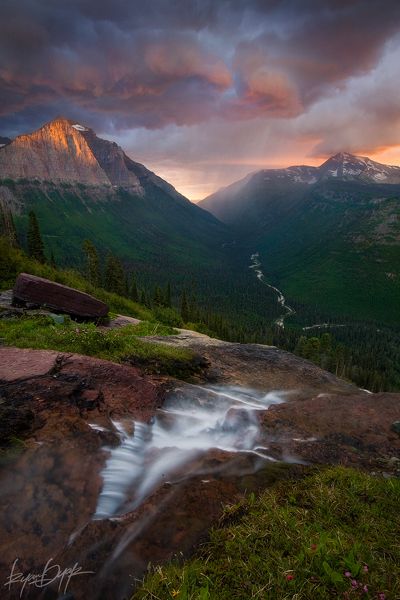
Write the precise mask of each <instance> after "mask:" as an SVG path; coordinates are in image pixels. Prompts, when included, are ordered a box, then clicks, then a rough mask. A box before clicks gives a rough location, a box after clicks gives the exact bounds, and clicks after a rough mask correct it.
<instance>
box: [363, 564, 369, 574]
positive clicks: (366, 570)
mask: <svg viewBox="0 0 400 600" xmlns="http://www.w3.org/2000/svg"><path fill="white" fill-rule="evenodd" d="M363 571H364V573H368V565H364V566H363Z"/></svg>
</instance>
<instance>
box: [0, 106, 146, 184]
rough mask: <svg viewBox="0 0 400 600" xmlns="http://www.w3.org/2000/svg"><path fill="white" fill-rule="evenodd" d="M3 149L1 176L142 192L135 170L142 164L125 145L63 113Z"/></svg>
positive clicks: (0, 154)
mask: <svg viewBox="0 0 400 600" xmlns="http://www.w3.org/2000/svg"><path fill="white" fill-rule="evenodd" d="M0 150H1V152H0V177H7V178H11V179H16V180H18V179H35V180H42V181H52V182H68V183H71V184H75V183H81V184H85V185H92V186H93V185H94V186H98V185H106V186H114V187H117V186H118V187H119V186H122V187H125V188H129V189H133V190H134V191H135V192H136V193H141V192H142V187H141V184H140V180H139V178H138V176H137V174H136V173H135V170H137V169H135V166H138V167H139V165H137V163H134V162H133V161H131V160H130V159H129V158H128V157H127V156H126V154H125V153H124V151H123V150H122V148H120V147H119V146H118V145H117V144H115V143H114V142H110V141H107V140H103V139H101V138H98V137H97V135H96V133H95V132H94V131H93V130H92V129H91V128H90V127H87V126H86V125H83V124H81V123H79V122H77V121H75V120H71V119H68V118H66V117H64V116H62V115H61V116H58V117H56V118H55V119H53V120H52V121H49V122H48V123H46V124H45V125H43V126H42V127H40V128H39V129H38V130H36V131H34V132H33V133H29V134H24V135H20V136H18V137H17V138H16V139H15V140H14V141H12V142H10V143H7V144H4V146H2V147H1V148H0Z"/></svg>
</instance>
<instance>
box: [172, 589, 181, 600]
mask: <svg viewBox="0 0 400 600" xmlns="http://www.w3.org/2000/svg"><path fill="white" fill-rule="evenodd" d="M171 595H172V597H173V598H176V597H177V596H179V590H172V592H171Z"/></svg>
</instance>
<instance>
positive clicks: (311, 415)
mask: <svg viewBox="0 0 400 600" xmlns="http://www.w3.org/2000/svg"><path fill="white" fill-rule="evenodd" d="M399 415H400V394H391V393H380V394H368V393H363V392H360V393H358V394H351V395H340V394H328V393H327V394H318V395H316V396H312V397H309V398H307V399H304V400H295V401H292V402H287V403H285V404H280V405H274V406H271V407H270V409H269V410H268V411H267V412H265V413H264V415H263V416H262V422H263V426H264V428H265V431H266V432H267V435H268V436H269V438H270V440H271V442H272V445H273V446H275V447H276V448H278V447H280V449H281V451H282V452H283V453H287V454H289V455H294V456H297V457H300V458H302V459H304V460H306V461H309V462H316V463H328V464H348V465H353V466H363V467H368V468H378V467H379V464H381V463H382V461H387V460H389V459H390V458H391V457H399V458H400V436H399V435H398V434H396V433H395V432H394V431H393V430H392V428H391V426H392V423H393V422H394V421H396V420H398V419H399Z"/></svg>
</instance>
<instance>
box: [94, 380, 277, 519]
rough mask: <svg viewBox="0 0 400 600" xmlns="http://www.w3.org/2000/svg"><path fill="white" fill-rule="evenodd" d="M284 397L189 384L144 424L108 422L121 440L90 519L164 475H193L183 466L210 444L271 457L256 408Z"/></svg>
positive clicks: (139, 498) (130, 504)
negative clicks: (264, 442) (263, 443)
mask: <svg viewBox="0 0 400 600" xmlns="http://www.w3.org/2000/svg"><path fill="white" fill-rule="evenodd" d="M284 397H285V395H284V393H283V392H269V393H267V394H265V393H262V392H258V391H256V390H250V389H245V388H239V387H203V386H190V387H186V388H185V389H184V391H181V392H180V391H179V390H176V391H175V392H174V394H173V395H172V396H171V397H169V398H168V399H167V400H166V402H165V403H164V405H163V407H162V409H159V410H158V411H157V413H156V415H155V416H154V418H153V419H152V421H151V422H150V423H149V424H146V423H140V422H135V421H133V422H132V423H128V424H127V423H125V424H123V423H120V422H114V426H115V428H116V430H117V431H118V433H119V436H120V440H121V443H120V445H119V446H117V447H116V448H114V449H111V451H110V456H109V458H108V460H107V463H106V465H105V468H104V469H103V472H102V474H101V475H102V478H103V482H104V483H103V488H102V491H101V494H100V496H99V499H98V504H97V509H96V513H95V515H94V519H103V518H108V517H113V516H115V515H119V516H120V515H123V514H126V513H127V512H130V511H132V510H135V509H136V508H138V506H140V504H141V503H142V502H143V501H144V500H145V499H146V498H147V497H148V496H149V495H150V494H151V493H152V492H153V491H154V490H155V489H156V488H157V487H159V486H160V485H162V484H163V483H165V482H169V480H170V478H172V479H174V478H176V477H178V478H179V479H180V480H182V478H185V477H186V476H187V475H190V476H193V474H194V473H193V470H190V469H189V470H188V469H187V466H188V465H189V464H190V463H191V462H193V460H195V459H196V458H198V457H199V456H200V455H202V454H205V453H206V452H208V451H210V450H213V449H214V450H219V451H222V452H226V453H229V454H231V455H232V454H236V453H247V454H251V455H253V456H254V457H258V458H260V459H262V460H263V461H265V460H267V461H268V460H269V461H272V460H274V459H273V458H272V457H271V456H269V455H268V448H266V447H265V446H263V445H260V444H261V443H262V442H261V429H260V425H259V421H258V415H257V413H258V412H259V411H265V410H267V409H268V408H269V407H270V406H271V405H273V404H279V403H281V402H283V401H284ZM127 425H128V431H129V430H130V431H131V433H129V432H128V431H127V429H126V426H127ZM132 430H133V433H132Z"/></svg>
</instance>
